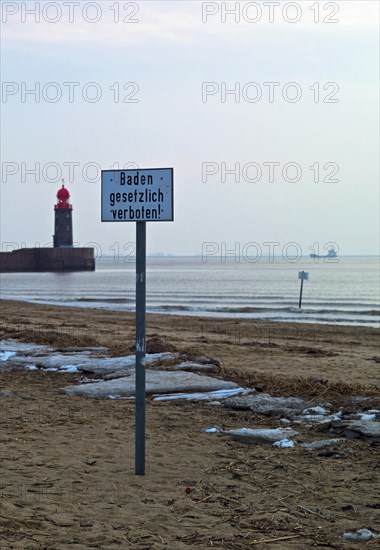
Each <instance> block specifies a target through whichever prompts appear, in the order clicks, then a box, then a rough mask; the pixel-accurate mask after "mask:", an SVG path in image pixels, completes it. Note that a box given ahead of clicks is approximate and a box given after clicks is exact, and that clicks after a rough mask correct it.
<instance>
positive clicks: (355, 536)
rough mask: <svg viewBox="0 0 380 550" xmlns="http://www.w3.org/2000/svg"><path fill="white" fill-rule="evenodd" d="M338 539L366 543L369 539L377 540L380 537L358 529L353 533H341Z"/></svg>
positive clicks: (366, 530)
mask: <svg viewBox="0 0 380 550" xmlns="http://www.w3.org/2000/svg"><path fill="white" fill-rule="evenodd" d="M339 538H341V539H346V540H358V541H366V540H371V539H379V538H380V535H375V533H372V531H370V530H369V529H358V530H357V531H356V532H355V533H343V535H341V536H340V537H339Z"/></svg>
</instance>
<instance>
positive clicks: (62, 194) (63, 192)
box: [54, 184, 72, 210]
mask: <svg viewBox="0 0 380 550" xmlns="http://www.w3.org/2000/svg"><path fill="white" fill-rule="evenodd" d="M57 199H58V203H57V204H56V205H55V206H54V209H55V210H57V208H69V209H70V210H71V209H72V206H71V204H70V203H69V199H70V193H69V192H68V190H67V189H66V187H65V186H64V185H63V184H62V187H61V189H60V190H59V191H58V193H57Z"/></svg>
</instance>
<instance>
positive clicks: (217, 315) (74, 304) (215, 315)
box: [0, 298, 380, 330]
mask: <svg viewBox="0 0 380 550" xmlns="http://www.w3.org/2000/svg"><path fill="white" fill-rule="evenodd" d="M1 302H19V303H28V304H36V305H43V306H45V305H46V306H54V307H58V308H60V307H62V308H71V309H80V310H97V311H109V312H115V313H124V314H131V315H134V313H135V312H134V310H132V311H131V310H128V309H123V308H121V307H120V308H115V307H112V306H108V305H107V306H104V307H101V306H100V305H99V304H96V305H89V304H91V303H93V302H95V300H91V301H88V302H86V303H84V302H83V301H70V302H66V303H64V302H55V301H39V300H36V299H30V300H17V299H13V298H0V303H1ZM95 303H96V302H95ZM81 304H83V305H81ZM177 307H178V306H177ZM151 308H152V309H151V310H149V306H148V307H147V311H146V314H147V315H171V316H175V317H195V318H199V319H215V320H224V319H226V320H230V321H236V322H238V321H241V322H243V321H244V322H246V321H247V322H248V321H253V322H263V323H287V324H301V325H302V324H307V325H331V326H343V327H362V328H371V329H375V330H379V329H380V321H378V322H376V323H374V322H368V323H363V322H360V321H352V322H348V321H342V320H339V321H334V320H316V319H315V318H311V319H310V318H309V319H307V318H306V317H305V318H304V319H300V318H298V319H291V320H289V319H288V318H284V319H281V318H280V317H278V318H276V319H274V318H271V317H269V316H268V318H266V317H261V318H260V317H251V316H250V315H251V314H250V313H246V314H245V316H244V313H243V312H241V311H240V312H236V313H234V312H226V311H219V312H218V311H208V310H203V311H202V310H190V309H189V310H186V309H183V310H180V311H176V310H175V307H173V310H172V311H169V310H168V311H162V310H161V311H160V310H159V306H158V307H157V310H158V311H155V310H154V309H155V306H151ZM294 309H295V313H298V311H297V308H296V307H294ZM326 313H328V312H327V310H326ZM341 314H344V312H342V313H341ZM268 315H270V313H269V314H268ZM304 315H305V316H307V315H311V316H313V315H318V312H314V311H307V310H305V311H304Z"/></svg>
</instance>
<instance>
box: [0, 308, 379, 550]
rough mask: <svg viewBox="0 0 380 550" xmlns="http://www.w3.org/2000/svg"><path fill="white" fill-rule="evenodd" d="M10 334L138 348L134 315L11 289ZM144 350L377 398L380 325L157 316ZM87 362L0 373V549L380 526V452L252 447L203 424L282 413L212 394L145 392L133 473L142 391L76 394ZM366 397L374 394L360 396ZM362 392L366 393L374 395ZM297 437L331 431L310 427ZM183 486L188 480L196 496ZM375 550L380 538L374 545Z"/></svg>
mask: <svg viewBox="0 0 380 550" xmlns="http://www.w3.org/2000/svg"><path fill="white" fill-rule="evenodd" d="M1 311H2V324H1V331H2V338H16V339H24V341H29V342H38V343H44V344H49V345H52V346H55V347H58V348H60V349H67V348H72V347H74V348H78V347H81V346H92V345H104V346H107V347H109V348H110V354H111V355H114V356H116V355H125V354H127V353H130V352H131V350H133V345H134V316H133V315H131V314H126V313H118V312H105V311H100V310H88V309H86V310H85V309H72V308H59V307H54V306H45V305H35V304H26V303H20V302H11V301H4V302H2V303H1ZM147 334H148V351H151V352H153V351H170V350H172V349H175V350H178V351H187V352H189V353H191V354H194V355H199V354H200V353H203V354H206V355H209V356H211V357H213V358H215V359H217V360H219V361H220V364H221V368H220V372H219V376H223V377H225V378H228V379H233V380H236V381H239V382H241V383H244V384H245V385H250V386H252V387H256V388H257V389H259V390H263V391H268V392H270V393H272V394H274V395H301V396H302V397H305V398H307V399H309V401H310V403H315V402H322V401H324V400H325V401H329V402H330V403H331V404H332V406H333V407H338V406H341V405H343V406H345V407H351V408H352V409H353V410H354V409H355V407H356V408H358V407H359V408H360V410H363V408H366V407H368V408H370V407H374V406H377V408H379V407H380V402H379V393H380V359H379V348H378V342H379V340H378V338H379V331H378V330H376V329H367V328H361V327H342V326H337V327H335V326H327V325H306V324H305V325H300V324H297V325H296V324H289V323H288V324H285V323H266V322H255V321H243V320H241V321H231V320H221V319H201V318H195V317H179V316H170V315H148V317H147ZM78 378H79V376H78V375H77V374H59V375H58V374H55V373H49V372H42V371H35V372H27V371H11V372H4V373H2V374H1V380H2V381H1V389H2V390H7V391H9V392H10V393H11V395H10V396H9V397H2V398H1V401H0V405H1V413H2V415H1V416H2V431H1V435H2V446H1V461H2V477H1V485H0V486H1V497H2V498H1V513H0V528H1V548H5V549H8V548H9V549H10V548H20V549H21V548H23V549H25V548H27V549H37V548H38V549H42V548H45V549H65V548H73V549H84V548H104V549H112V548H138V549H148V548H152V549H161V548H170V549H185V548H189V547H194V548H210V547H214V548H231V549H243V548H244V549H245V548H252V547H254V548H263V549H272V548H273V549H282V548H284V549H287V548H297V549H300V550H301V549H302V550H305V549H307V548H312V547H318V548H322V549H323V548H341V549H343V548H344V549H347V548H358V545H359V546H360V545H361V543H353V542H351V543H350V542H346V541H342V540H340V539H339V538H338V536H339V535H340V534H342V533H343V532H345V531H350V530H351V531H355V530H356V529H360V528H364V527H366V528H371V529H372V530H374V531H375V532H376V529H379V514H380V512H379V510H380V500H379V496H378V495H379V494H380V479H379V469H380V454H379V447H378V446H375V445H371V444H370V443H369V442H368V441H363V440H347V441H346V442H345V443H344V444H343V445H342V446H341V447H340V448H339V453H335V455H334V453H332V454H331V455H329V454H328V453H320V452H307V451H303V450H302V449H300V448H299V446H296V447H295V448H293V449H274V448H272V447H266V446H251V445H246V444H241V443H237V442H235V441H231V440H229V439H228V438H227V437H225V436H224V435H221V434H205V433H202V431H201V430H202V429H203V428H208V427H210V426H213V425H216V426H223V427H226V428H231V429H232V428H238V427H277V426H279V421H278V420H275V419H269V418H266V417H263V416H259V415H256V414H254V413H251V412H247V411H233V410H228V409H225V408H224V407H217V406H211V405H209V404H208V403H207V402H198V403H193V402H185V401H178V402H153V401H152V400H151V399H148V403H147V473H146V476H143V477H140V476H135V475H134V404H133V402H130V401H123V400H119V401H113V400H95V399H86V398H80V397H68V396H67V395H65V394H63V393H61V388H62V387H63V386H66V385H69V384H71V383H75V382H76V381H77V380H78ZM359 395H360V396H367V397H368V398H369V399H368V401H367V402H361V403H359V404H358V403H357V402H354V401H352V397H355V396H359ZM363 403H364V404H365V403H366V404H365V405H363ZM296 429H297V431H299V432H300V435H299V436H297V441H298V442H300V443H301V442H302V441H306V440H310V438H314V439H317V438H324V437H331V435H329V434H326V433H325V432H323V429H322V428H321V427H320V426H307V425H300V426H299V427H297V428H296ZM186 488H190V489H192V491H191V492H189V493H187V492H186V491H185V489H186ZM366 547H368V548H371V547H374V548H375V547H376V542H371V541H370V542H368V543H366Z"/></svg>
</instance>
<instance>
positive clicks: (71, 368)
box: [47, 365, 79, 372]
mask: <svg viewBox="0 0 380 550" xmlns="http://www.w3.org/2000/svg"><path fill="white" fill-rule="evenodd" d="M47 370H49V369H47ZM59 372H79V370H78V369H77V367H75V366H74V365H62V367H60V368H59Z"/></svg>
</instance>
